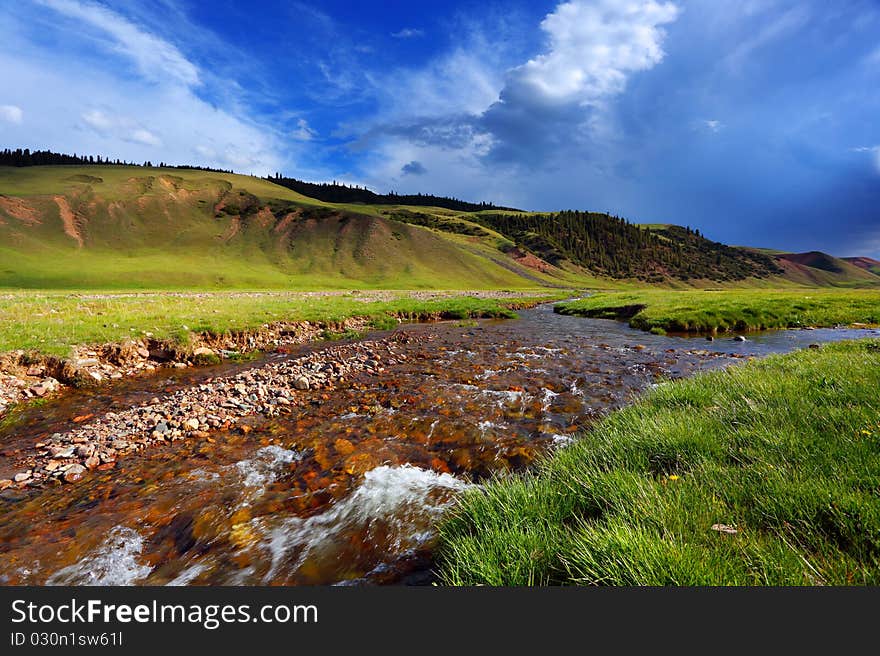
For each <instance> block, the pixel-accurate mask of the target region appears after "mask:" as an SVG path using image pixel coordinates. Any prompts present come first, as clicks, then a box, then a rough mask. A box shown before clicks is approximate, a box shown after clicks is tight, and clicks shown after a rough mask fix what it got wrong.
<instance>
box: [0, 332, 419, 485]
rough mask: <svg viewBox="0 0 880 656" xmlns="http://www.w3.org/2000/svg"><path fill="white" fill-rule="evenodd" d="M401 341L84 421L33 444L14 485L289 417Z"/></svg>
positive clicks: (206, 385)
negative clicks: (250, 422) (310, 395)
mask: <svg viewBox="0 0 880 656" xmlns="http://www.w3.org/2000/svg"><path fill="white" fill-rule="evenodd" d="M402 339H407V340H409V339H412V338H411V337H409V336H406V335H392V336H390V337H387V338H385V339H382V340H376V341H368V342H355V343H351V344H344V345H337V346H328V347H327V348H324V349H321V350H316V351H313V352H311V353H309V354H307V355H304V356H301V357H299V358H295V359H294V358H291V359H286V360H275V361H271V362H268V363H267V364H264V365H262V366H259V367H255V368H253V369H249V370H247V371H242V372H239V373H237V374H234V375H230V376H226V377H218V378H212V379H207V380H206V381H204V382H202V383H201V384H199V385H195V386H193V387H189V388H185V389H181V390H178V391H176V392H173V393H170V394H167V395H164V396H161V397H158V396H157V397H153V398H152V399H150V401H149V403H146V404H143V405H138V406H134V407H131V408H126V409H124V410H121V411H117V412H108V413H106V414H104V415H103V416H101V417H96V418H90V420H89V421H86V420H85V419H84V420H83V422H82V423H79V424H75V425H74V426H73V428H72V429H71V430H70V431H68V432H66V433H55V434H54V435H52V436H51V437H50V438H47V439H45V440H44V441H43V442H41V443H39V446H38V447H36V448H37V451H36V452H35V454H32V455H30V456H28V458H27V459H26V463H25V464H27V465H29V466H30V467H31V470H29V471H27V472H21V473H19V474H17V475H16V476H15V478H14V481H13V484H16V483H19V484H22V485H25V484H27V485H42V484H44V482H45V481H46V480H49V479H50V478H53V477H54V478H56V479H59V478H60V479H61V480H63V481H65V482H67V483H75V482H77V481H79V480H80V479H81V478H83V476H85V474H86V473H87V472H88V471H90V470H99V471H102V470H104V469H108V468H112V467H113V466H114V465H115V462H116V460H117V459H118V458H119V457H120V456H124V455H126V454H128V453H134V452H136V451H140V450H142V449H144V448H146V447H148V446H151V445H155V444H164V443H166V442H168V441H174V440H179V439H184V438H186V437H190V438H193V437H195V438H198V437H204V436H206V435H208V432H207V431H208V430H211V429H222V428H230V427H232V426H235V425H236V424H237V423H238V420H239V419H241V418H243V417H249V416H254V415H261V416H264V417H267V418H271V417H273V416H278V415H279V414H281V413H287V412H291V411H294V410H295V407H296V406H297V405H299V404H300V403H302V402H303V399H301V398H300V395H301V394H303V393H304V392H308V391H315V390H325V391H330V390H332V389H334V388H335V386H336V385H337V384H339V383H341V382H342V381H343V380H344V379H345V377H346V376H350V375H352V374H353V373H356V372H361V373H366V374H369V375H377V374H378V373H379V372H380V371H382V370H383V367H382V366H381V365H382V363H383V362H389V361H390V360H391V359H393V358H391V357H390V355H391V354H392V353H393V352H392V349H391V347H392V345H394V344H395V343H397V342H399V341H400V340H402ZM184 366H186V365H184ZM83 417H86V416H85V415H84V416H83ZM242 428H243V429H244V428H247V427H246V426H242ZM26 482H27V483H26Z"/></svg>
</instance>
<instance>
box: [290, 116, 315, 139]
mask: <svg viewBox="0 0 880 656" xmlns="http://www.w3.org/2000/svg"><path fill="white" fill-rule="evenodd" d="M290 136H291V137H293V138H294V139H296V140H297V141H311V140H312V139H314V138H315V137H316V136H318V133H317V132H316V131H315V130H313V129H312V128H311V127H309V123H308V121H306V120H305V119H304V118H301V119H299V120H298V121H297V122H296V130H294V131H293V132H291V133H290Z"/></svg>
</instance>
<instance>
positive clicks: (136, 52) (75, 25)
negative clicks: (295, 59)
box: [0, 0, 290, 175]
mask: <svg viewBox="0 0 880 656" xmlns="http://www.w3.org/2000/svg"><path fill="white" fill-rule="evenodd" d="M28 7H30V12H31V13H28V11H27V8H28ZM33 12H37V13H38V15H37V16H34V15H32V14H33ZM55 12H58V13H55ZM59 13H60V14H62V15H63V16H65V17H67V19H68V21H59V20H58V14H59ZM0 15H2V18H3V19H4V21H5V25H4V27H5V28H6V29H12V32H13V34H15V35H16V36H17V40H14V41H7V42H2V41H0V70H2V71H3V74H4V85H9V87H10V88H15V89H16V90H17V93H18V96H17V97H16V102H17V104H19V105H20V106H21V107H23V108H24V110H25V111H26V112H27V114H28V121H27V126H26V127H25V126H20V127H19V126H16V125H12V127H11V128H10V129H7V130H4V139H6V141H7V142H8V143H10V144H13V143H14V144H19V145H21V146H22V147H25V146H27V147H30V148H48V149H52V150H57V151H62V152H77V153H86V154H95V155H98V154H100V155H103V156H107V157H111V158H117V157H119V158H121V159H127V160H130V161H144V160H147V159H149V160H151V161H156V160H157V159H159V160H162V161H166V162H170V163H174V164H194V165H201V166H213V167H219V168H224V169H228V168H232V169H235V170H236V171H239V172H243V173H254V174H260V175H263V174H268V173H271V172H274V171H277V170H282V169H283V168H284V163H285V160H286V159H287V158H288V157H290V155H288V154H285V156H284V157H282V156H281V155H280V154H279V152H278V151H277V145H276V142H275V139H276V138H277V135H276V133H275V130H274V128H272V127H271V126H264V125H261V124H260V123H259V122H258V121H256V120H254V119H252V118H251V117H250V116H249V115H248V114H247V113H246V110H245V109H244V108H243V107H242V106H241V105H239V104H237V103H235V102H234V99H229V98H226V100H225V102H220V103H218V102H217V99H216V98H215V99H214V102H208V101H206V100H204V99H203V98H202V97H200V96H199V93H198V92H201V91H203V89H204V87H203V85H201V84H200V83H199V80H200V77H199V70H198V67H197V66H196V65H195V64H194V63H192V62H190V61H189V60H188V59H187V58H186V57H185V56H184V55H183V54H182V53H181V51H180V50H178V49H177V48H176V47H175V46H173V45H172V44H170V43H169V42H168V41H166V40H163V39H162V38H161V37H159V36H158V35H156V34H153V33H149V32H147V31H145V29H144V28H142V27H140V26H138V25H135V24H134V23H132V22H131V21H130V20H128V19H126V18H125V17H123V16H121V15H120V14H117V13H115V12H113V11H111V10H110V9H108V8H106V7H104V6H103V5H98V4H95V3H94V2H87V1H86V0H83V1H77V0H37V1H36V3H35V6H34V5H27V4H25V5H24V9H22V11H21V12H20V13H13V14H10V13H8V12H7V13H3V12H0ZM47 18H48V20H46V19H47ZM37 20H42V21H43V22H44V23H45V24H47V25H52V26H55V29H57V30H59V32H63V35H64V39H65V41H66V47H65V48H64V49H58V50H56V49H55V48H49V47H46V46H44V45H43V44H42V42H41V41H38V40H36V39H33V38H31V39H30V40H29V39H28V36H27V35H28V34H29V32H28V30H26V29H23V27H24V24H25V21H29V22H32V23H33V22H37ZM48 29H52V28H51V27H50V28H48ZM50 36H55V37H58V38H60V37H59V35H57V34H54V35H53V34H50V35H48V36H47V41H48V39H49V37H50ZM78 47H87V48H92V49H95V48H98V49H99V50H100V51H101V52H105V53H108V55H107V56H104V57H102V59H101V60H100V62H99V63H98V64H96V63H95V62H94V61H93V60H89V59H86V58H80V57H75V56H74V57H72V56H70V54H69V52H70V50H71V49H72V48H78ZM130 62H135V64H136V66H135V68H134V70H132V68H131V66H129V64H130ZM234 84H235V80H234V79H233V80H227V86H229V85H234ZM48 90H51V91H48Z"/></svg>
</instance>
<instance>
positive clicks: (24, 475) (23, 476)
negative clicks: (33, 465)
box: [12, 469, 31, 483]
mask: <svg viewBox="0 0 880 656" xmlns="http://www.w3.org/2000/svg"><path fill="white" fill-rule="evenodd" d="M30 477H31V470H30V469H29V470H27V471H26V472H19V473H18V474H16V475H15V476H13V477H12V479H13V480H14V481H15V482H16V483H24V482H25V481H26V480H28V479H29V478H30Z"/></svg>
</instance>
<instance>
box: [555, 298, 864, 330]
mask: <svg viewBox="0 0 880 656" xmlns="http://www.w3.org/2000/svg"><path fill="white" fill-rule="evenodd" d="M556 311H557V312H560V313H562V314H571V315H576V316H583V317H600V318H609V319H627V320H628V321H629V324H630V325H631V326H632V327H633V328H638V329H641V330H647V331H653V332H691V333H715V332H724V331H741V332H742V331H750V330H767V329H772V328H801V327H807V326H814V327H820V326H835V325H838V324H845V325H850V324H854V323H862V324H877V323H880V290H874V289H821V288H797V289H773V290H768V289H728V290H723V291H721V290H705V291H703V290H686V291H672V290H663V289H640V290H637V291H631V292H603V293H598V294H594V295H592V296H588V297H587V298H582V299H579V300H576V301H569V302H564V303H559V304H557V305H556Z"/></svg>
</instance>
